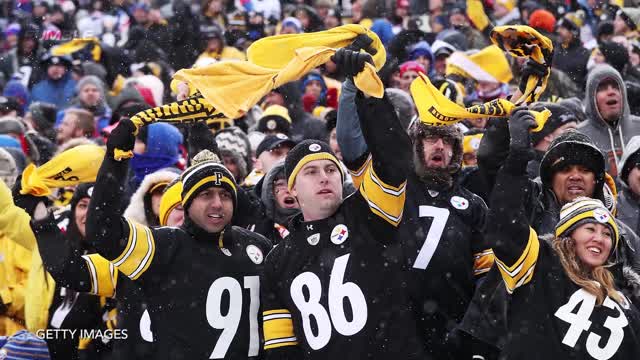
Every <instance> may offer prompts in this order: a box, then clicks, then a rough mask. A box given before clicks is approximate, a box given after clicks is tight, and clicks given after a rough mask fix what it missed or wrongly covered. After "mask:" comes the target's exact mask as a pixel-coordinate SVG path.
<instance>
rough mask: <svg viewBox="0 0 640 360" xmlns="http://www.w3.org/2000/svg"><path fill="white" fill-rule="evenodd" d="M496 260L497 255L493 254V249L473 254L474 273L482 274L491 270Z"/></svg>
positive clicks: (476, 274)
mask: <svg viewBox="0 0 640 360" xmlns="http://www.w3.org/2000/svg"><path fill="white" fill-rule="evenodd" d="M494 262H495V255H494V254H493V250H491V249H487V250H484V251H482V252H479V253H477V254H474V255H473V275H475V276H478V275H482V274H484V273H486V272H488V271H489V270H491V267H492V266H493V263H494Z"/></svg>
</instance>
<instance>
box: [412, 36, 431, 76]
mask: <svg viewBox="0 0 640 360" xmlns="http://www.w3.org/2000/svg"><path fill="white" fill-rule="evenodd" d="M419 56H426V57H427V58H429V69H427V72H428V73H431V72H432V71H433V62H434V60H435V58H434V56H433V51H432V50H431V46H429V44H428V43H427V42H426V41H424V40H423V41H420V42H418V43H417V44H415V45H414V46H413V47H412V48H411V52H409V60H416V59H417V58H418V57H419Z"/></svg>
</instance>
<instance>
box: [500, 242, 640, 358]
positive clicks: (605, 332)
mask: <svg viewBox="0 0 640 360" xmlns="http://www.w3.org/2000/svg"><path fill="white" fill-rule="evenodd" d="M536 241H538V239H537V238H536V236H535V233H533V236H531V237H530V242H536ZM528 247H530V248H532V249H535V246H528ZM525 265H526V262H525ZM525 267H526V266H525ZM620 295H622V293H620ZM511 296H512V298H511V301H510V303H509V310H508V318H507V323H508V330H509V332H508V335H507V336H508V337H507V341H506V345H505V347H504V348H503V352H502V353H501V358H504V359H514V360H515V359H518V360H521V359H524V360H528V359H531V360H533V359H536V360H537V359H541V360H550V359H597V360H608V359H616V360H623V359H624V360H631V359H638V358H640V342H639V341H640V338H639V336H638V335H639V334H638V331H639V330H640V312H639V311H638V308H637V305H638V304H633V303H632V301H635V299H637V298H632V299H633V300H630V299H629V298H627V297H625V296H624V295H622V298H623V301H622V302H621V303H618V302H616V301H615V300H613V299H612V298H611V297H606V298H605V300H604V302H603V303H602V305H597V303H596V297H595V296H594V295H592V294H591V293H589V292H587V291H586V290H584V289H583V288H581V287H579V286H577V285H575V284H574V283H573V282H572V281H571V280H570V279H569V278H568V277H567V275H566V273H565V271H564V269H563V268H562V265H561V264H560V260H559V259H558V257H557V255H556V254H555V251H554V250H553V249H552V247H551V245H550V244H548V243H547V242H546V241H544V240H539V256H538V260H537V263H536V264H535V271H534V273H533V277H532V279H531V281H530V282H529V283H528V284H524V285H522V286H520V287H518V288H516V289H515V290H513V295H511Z"/></svg>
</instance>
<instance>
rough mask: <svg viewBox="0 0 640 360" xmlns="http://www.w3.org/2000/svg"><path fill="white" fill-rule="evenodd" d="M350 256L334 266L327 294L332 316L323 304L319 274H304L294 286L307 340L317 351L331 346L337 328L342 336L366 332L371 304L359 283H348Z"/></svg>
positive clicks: (293, 295) (299, 276)
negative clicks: (361, 331) (314, 329)
mask: <svg viewBox="0 0 640 360" xmlns="http://www.w3.org/2000/svg"><path fill="white" fill-rule="evenodd" d="M350 255H351V254H346V255H342V256H340V257H338V258H336V260H335V262H334V264H333V269H332V270H331V276H330V280H329V290H328V294H327V295H328V296H327V298H328V299H329V308H328V312H327V309H325V308H324V306H322V305H321V304H320V298H321V296H322V284H321V283H320V279H319V278H318V276H317V275H316V274H314V273H312V272H304V273H302V274H300V275H298V276H296V278H295V279H294V280H293V282H292V283H291V287H290V293H291V298H292V299H293V302H294V303H295V304H296V307H297V308H298V310H299V311H300V314H301V316H302V327H303V329H304V336H305V339H306V341H307V343H308V344H309V346H310V347H311V348H312V349H314V350H319V349H322V348H323V347H325V346H326V345H327V344H328V343H329V340H331V333H332V331H333V328H335V330H336V331H337V332H338V333H339V334H341V335H344V336H351V335H355V334H357V333H358V332H359V331H360V330H362V328H364V326H365V324H366V323H367V301H366V300H365V298H364V294H363V293H362V290H361V289H360V287H359V286H358V285H356V284H355V283H352V282H344V274H345V270H346V268H347V263H348V262H349V256H350ZM305 293H307V294H308V297H307V296H305ZM345 306H349V307H350V308H351V309H350V310H351V314H352V316H351V319H348V318H347V315H346V313H345ZM312 319H313V321H314V322H315V324H316V329H317V331H316V332H314V331H313V329H312V327H311V321H312ZM332 324H333V326H332Z"/></svg>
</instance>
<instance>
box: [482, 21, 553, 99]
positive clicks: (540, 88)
mask: <svg viewBox="0 0 640 360" xmlns="http://www.w3.org/2000/svg"><path fill="white" fill-rule="evenodd" d="M491 41H492V42H493V43H494V44H496V45H497V46H499V47H500V48H501V49H502V50H504V51H507V52H509V53H510V54H511V55H513V56H516V57H526V58H529V59H531V60H533V61H535V62H537V63H538V64H540V65H541V66H542V67H545V68H546V69H545V75H544V76H542V77H539V76H537V75H531V76H529V77H528V79H527V86H526V89H525V91H524V93H523V94H522V96H521V97H520V98H519V99H517V100H516V101H514V102H515V103H516V104H521V103H523V102H526V103H527V104H529V103H532V102H534V101H538V100H539V99H540V95H542V93H543V92H544V90H545V89H546V88H547V81H548V80H549V75H551V60H552V58H553V43H552V42H551V40H550V39H549V38H547V37H546V36H544V35H542V34H540V33H539V32H537V31H536V30H535V29H533V28H531V27H529V26H522V25H516V26H510V25H509V26H496V27H494V28H493V31H491Z"/></svg>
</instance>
